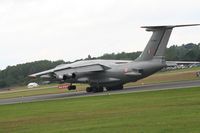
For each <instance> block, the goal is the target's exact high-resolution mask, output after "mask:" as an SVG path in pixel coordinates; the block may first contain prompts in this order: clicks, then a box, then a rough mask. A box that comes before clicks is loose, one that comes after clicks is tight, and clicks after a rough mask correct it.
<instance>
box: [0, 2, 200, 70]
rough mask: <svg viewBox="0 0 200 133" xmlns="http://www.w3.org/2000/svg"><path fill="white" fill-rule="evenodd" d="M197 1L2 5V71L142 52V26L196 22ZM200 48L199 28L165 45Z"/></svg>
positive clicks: (179, 31) (175, 36) (175, 35)
mask: <svg viewBox="0 0 200 133" xmlns="http://www.w3.org/2000/svg"><path fill="white" fill-rule="evenodd" d="M199 5H200V1H199V0H190V1H188V0H187V1H183V0H166V1H163V0H151V1H148V0H0V69H4V68H6V66H8V65H16V64H19V63H26V62H31V61H36V60H43V59H47V60H52V61H53V60H59V59H63V60H65V61H74V60H76V59H80V58H86V57H87V56H88V54H90V55H91V56H92V57H96V56H100V55H103V54H104V53H112V52H115V53H118V52H122V51H124V52H133V51H141V50H143V49H144V47H145V45H146V43H147V41H148V39H149V37H150V36H151V33H150V32H146V31H145V30H144V29H141V28H140V26H144V25H173V24H191V23H200V15H199V14H200V8H199ZM189 42H193V43H199V42H200V27H186V28H176V29H174V31H173V33H172V36H171V38H170V41H169V45H168V46H170V45H174V44H176V45H181V44H183V43H189Z"/></svg>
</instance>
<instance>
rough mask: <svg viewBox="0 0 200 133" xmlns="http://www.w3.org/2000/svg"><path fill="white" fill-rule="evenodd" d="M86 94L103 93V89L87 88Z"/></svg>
mask: <svg viewBox="0 0 200 133" xmlns="http://www.w3.org/2000/svg"><path fill="white" fill-rule="evenodd" d="M86 92H94V93H95V92H103V87H87V88H86Z"/></svg>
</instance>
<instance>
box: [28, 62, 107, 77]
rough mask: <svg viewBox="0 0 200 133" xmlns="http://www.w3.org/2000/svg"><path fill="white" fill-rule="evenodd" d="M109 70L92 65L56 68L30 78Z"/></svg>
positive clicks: (98, 65) (99, 65) (102, 66)
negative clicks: (60, 73)
mask: <svg viewBox="0 0 200 133" xmlns="http://www.w3.org/2000/svg"><path fill="white" fill-rule="evenodd" d="M107 69H110V68H109V67H107V66H104V65H101V64H92V65H84V66H76V67H69V66H66V67H58V68H57V67H56V68H54V69H50V70H47V71H43V72H39V73H35V74H31V75H29V77H51V76H52V75H54V74H55V73H59V72H62V73H66V74H68V73H83V72H99V71H105V70H107Z"/></svg>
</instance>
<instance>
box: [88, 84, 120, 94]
mask: <svg viewBox="0 0 200 133" xmlns="http://www.w3.org/2000/svg"><path fill="white" fill-rule="evenodd" d="M122 89H123V85H118V86H112V87H106V90H107V91H113V90H122ZM103 91H104V89H103V87H87V88H86V92H93V93H96V92H103Z"/></svg>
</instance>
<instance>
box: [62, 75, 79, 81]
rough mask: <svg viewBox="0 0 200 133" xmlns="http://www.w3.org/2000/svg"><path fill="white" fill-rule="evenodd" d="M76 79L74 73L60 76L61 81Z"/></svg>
mask: <svg viewBox="0 0 200 133" xmlns="http://www.w3.org/2000/svg"><path fill="white" fill-rule="evenodd" d="M75 78H76V74H75V73H68V74H64V75H63V76H62V78H61V79H62V80H67V79H75Z"/></svg>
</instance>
